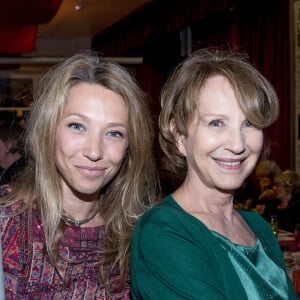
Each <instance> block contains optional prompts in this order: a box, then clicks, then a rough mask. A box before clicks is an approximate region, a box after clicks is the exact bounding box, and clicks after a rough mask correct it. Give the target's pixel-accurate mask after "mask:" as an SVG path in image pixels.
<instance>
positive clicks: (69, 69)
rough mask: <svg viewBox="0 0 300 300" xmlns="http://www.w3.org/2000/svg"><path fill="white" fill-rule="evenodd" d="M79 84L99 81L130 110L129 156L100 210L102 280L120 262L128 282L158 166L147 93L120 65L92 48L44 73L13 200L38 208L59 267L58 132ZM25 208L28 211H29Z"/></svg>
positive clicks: (104, 194)
mask: <svg viewBox="0 0 300 300" xmlns="http://www.w3.org/2000/svg"><path fill="white" fill-rule="evenodd" d="M80 83H88V84H99V85H101V86H104V87H105V88H107V89H109V90H111V91H113V92H115V93H117V94H119V95H120V96H121V97H122V98H123V99H124V101H125V103H126V105H127V108H128V140H129V145H128V149H127V154H126V157H125V158H124V161H123V164H122V166H121V168H120V170H119V172H118V174H117V176H116V177H115V178H114V179H113V180H112V181H111V182H110V183H108V184H107V185H106V186H105V187H104V188H103V189H102V190H101V193H100V194H101V195H100V197H99V201H100V208H99V210H100V213H101V216H102V217H103V218H104V220H105V237H104V242H103V247H102V248H101V249H99V250H101V256H100V262H99V279H100V281H101V282H103V283H105V282H107V280H108V278H109V274H110V272H111V270H112V268H113V267H114V266H115V265H118V267H119V271H120V277H121V280H122V282H123V283H125V279H126V276H128V274H129V270H128V266H129V250H130V249H129V248H130V239H131V235H132V231H133V227H134V225H135V222H136V220H137V218H138V217H139V216H140V215H141V214H142V213H143V212H144V211H145V209H146V208H147V207H148V206H150V205H151V203H152V199H154V196H155V193H156V183H157V180H156V177H157V176H156V169H155V163H154V160H153V157H152V142H153V129H152V120H151V117H150V112H149V110H148V107H147V103H146V97H145V94H144V93H143V92H142V91H141V89H140V88H139V87H138V85H137V84H136V82H135V80H134V79H133V77H132V76H131V74H130V73H129V72H128V71H127V70H126V69H125V68H124V67H122V66H120V65H118V64H116V63H113V62H109V61H107V60H104V59H101V58H100V57H98V56H97V55H96V53H93V52H87V53H86V52H84V53H79V54H76V55H74V56H72V57H70V58H69V59H67V60H65V61H64V62H62V63H61V64H58V65H56V66H54V67H53V68H52V69H50V70H49V71H48V72H47V73H46V74H44V75H43V76H42V77H41V79H40V81H39V82H38V84H37V85H36V89H35V90H34V97H35V100H34V102H33V103H32V106H31V113H30V116H29V119H28V120H27V122H26V141H25V144H26V153H27V156H28V167H27V169H26V170H25V171H24V173H23V174H22V175H21V176H20V177H19V178H18V181H17V182H16V183H15V184H14V185H13V189H12V193H11V194H10V195H9V200H10V203H11V202H16V201H17V199H26V201H25V202H26V208H33V209H36V210H37V211H38V214H39V216H40V218H41V222H42V224H43V228H44V232H45V238H46V250H47V252H48V255H49V258H50V259H51V262H52V263H53V264H54V265H56V263H57V259H58V258H59V257H58V245H59V239H60V238H61V236H62V233H63V228H64V223H63V221H62V220H61V215H62V192H61V186H60V176H59V173H58V171H57V169H56V166H55V163H54V160H53V159H51V158H53V157H54V144H55V133H56V129H57V125H58V122H59V121H60V118H61V116H62V112H63V108H64V106H65V104H66V102H67V101H68V96H69V92H70V89H71V88H72V87H74V86H75V85H78V84H80ZM26 208H25V209H26Z"/></svg>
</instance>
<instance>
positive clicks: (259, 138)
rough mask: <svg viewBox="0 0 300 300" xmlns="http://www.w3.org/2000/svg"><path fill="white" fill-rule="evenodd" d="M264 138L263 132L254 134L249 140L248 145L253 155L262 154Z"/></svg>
mask: <svg viewBox="0 0 300 300" xmlns="http://www.w3.org/2000/svg"><path fill="white" fill-rule="evenodd" d="M263 143H264V137H263V133H262V131H257V132H253V133H252V134H250V135H249V136H248V138H247V144H248V146H249V148H250V149H251V151H252V152H253V153H257V154H260V153H261V151H262V148H263Z"/></svg>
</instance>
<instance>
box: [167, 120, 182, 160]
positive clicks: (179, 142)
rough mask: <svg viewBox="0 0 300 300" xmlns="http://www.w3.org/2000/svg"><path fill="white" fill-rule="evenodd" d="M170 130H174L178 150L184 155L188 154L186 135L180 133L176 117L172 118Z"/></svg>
mask: <svg viewBox="0 0 300 300" xmlns="http://www.w3.org/2000/svg"><path fill="white" fill-rule="evenodd" d="M170 130H171V132H172V134H173V136H174V138H175V141H176V147H177V150H178V151H179V152H180V153H181V154H182V155H183V156H186V149H185V140H186V138H185V136H184V135H182V134H179V133H178V130H177V127H176V124H175V121H174V119H172V120H171V122H170Z"/></svg>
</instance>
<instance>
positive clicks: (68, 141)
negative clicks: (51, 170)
mask: <svg viewBox="0 0 300 300" xmlns="http://www.w3.org/2000/svg"><path fill="white" fill-rule="evenodd" d="M78 148H80V141H78V140H76V139H72V138H70V137H68V136H67V135H64V134H62V133H60V132H58V133H57V135H56V138H55V143H54V155H55V160H56V161H57V160H58V159H60V158H61V157H63V156H68V155H71V154H72V153H74V152H76V149H78Z"/></svg>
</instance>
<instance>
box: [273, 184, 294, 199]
mask: <svg viewBox="0 0 300 300" xmlns="http://www.w3.org/2000/svg"><path fill="white" fill-rule="evenodd" d="M273 191H274V193H275V197H276V198H277V199H279V200H285V199H287V198H289V197H290V196H291V195H292V191H291V188H289V187H288V186H287V185H286V184H284V183H282V182H275V183H274V185H273Z"/></svg>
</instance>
